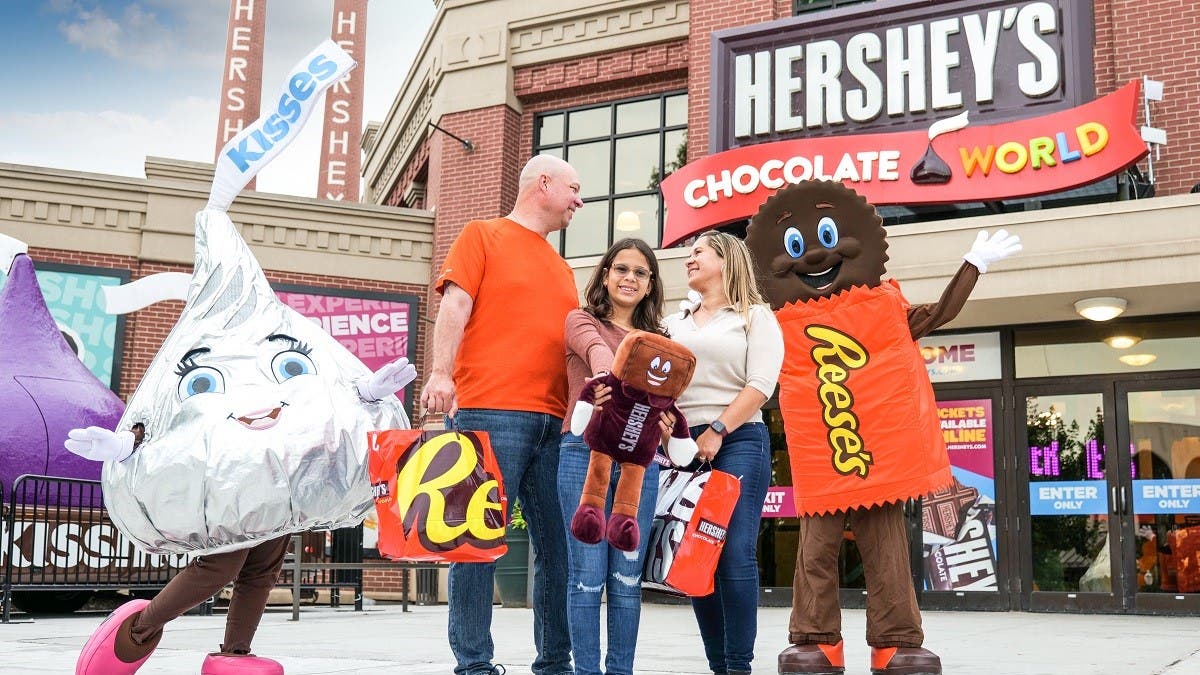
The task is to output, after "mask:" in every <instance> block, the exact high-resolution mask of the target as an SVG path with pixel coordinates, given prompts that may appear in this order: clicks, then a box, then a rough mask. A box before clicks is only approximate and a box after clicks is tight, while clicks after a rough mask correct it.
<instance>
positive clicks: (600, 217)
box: [563, 199, 610, 258]
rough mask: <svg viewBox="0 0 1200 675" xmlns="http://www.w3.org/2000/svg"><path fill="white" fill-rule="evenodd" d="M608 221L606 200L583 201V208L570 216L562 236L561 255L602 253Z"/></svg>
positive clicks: (606, 236) (606, 241)
mask: <svg viewBox="0 0 1200 675" xmlns="http://www.w3.org/2000/svg"><path fill="white" fill-rule="evenodd" d="M609 222H610V220H609V215H608V200H606V199H601V200H599V201H590V202H584V203H583V208H582V209H578V210H576V211H575V215H574V216H572V217H571V225H570V227H568V228H567V230H566V233H565V234H566V236H565V237H563V239H564V243H563V255H564V256H566V257H568V258H577V257H580V256H585V255H597V254H600V253H604V250H605V249H607V248H608V233H609V225H608V224H609Z"/></svg>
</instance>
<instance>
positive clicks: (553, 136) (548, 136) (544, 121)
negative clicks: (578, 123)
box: [536, 114, 563, 143]
mask: <svg viewBox="0 0 1200 675" xmlns="http://www.w3.org/2000/svg"><path fill="white" fill-rule="evenodd" d="M537 124H538V128H537V132H536V133H537V135H538V136H539V137H540V138H542V139H543V142H544V143H562V138H563V116H562V115H561V114H559V115H543V116H542V117H539V118H538V121H537Z"/></svg>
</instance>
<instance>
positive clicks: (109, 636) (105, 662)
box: [75, 600, 158, 675]
mask: <svg viewBox="0 0 1200 675" xmlns="http://www.w3.org/2000/svg"><path fill="white" fill-rule="evenodd" d="M148 604H150V601H149V600H130V601H129V602H127V603H125V604H123V605H121V606H120V607H118V608H116V609H114V610H113V611H112V614H109V615H108V618H107V619H105V620H104V621H103V622H102V623H101V624H100V626H99V627H97V628H96V631H95V632H94V633H92V636H91V637H90V638H88V641H87V642H86V643H85V644H84V645H83V651H82V652H80V654H79V660H77V661H76V662H75V675H133V673H136V672H137V670H138V668H141V667H142V664H143V663H145V662H146V659H148V658H150V654H152V653H154V648H155V647H157V646H158V639H157V638H156V639H154V640H152V641H151V642H149V643H147V644H144V645H134V644H133V640H132V639H131V638H130V637H129V629H130V628H131V627H132V626H133V622H134V620H135V619H137V615H138V614H139V613H140V612H141V611H142V610H143V609H145V608H146V605H148ZM118 643H119V644H118ZM122 657H124V658H122Z"/></svg>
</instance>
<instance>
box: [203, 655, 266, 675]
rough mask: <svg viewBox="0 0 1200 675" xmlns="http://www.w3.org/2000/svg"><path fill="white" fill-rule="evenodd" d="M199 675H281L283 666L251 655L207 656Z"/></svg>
mask: <svg viewBox="0 0 1200 675" xmlns="http://www.w3.org/2000/svg"><path fill="white" fill-rule="evenodd" d="M200 675H283V665H282V664H280V663H279V662H278V661H272V660H271V659H264V658H262V657H261V656H255V655H253V654H209V655H208V656H206V657H204V665H203V666H201V667H200Z"/></svg>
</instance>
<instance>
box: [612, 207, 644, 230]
mask: <svg viewBox="0 0 1200 675" xmlns="http://www.w3.org/2000/svg"><path fill="white" fill-rule="evenodd" d="M614 227H616V228H617V229H618V230H620V231H622V232H637V231H638V230H640V229H642V219H641V218H638V214H637V213H635V212H633V211H622V212H620V213H618V214H617V222H616V224H615V225H614Z"/></svg>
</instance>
